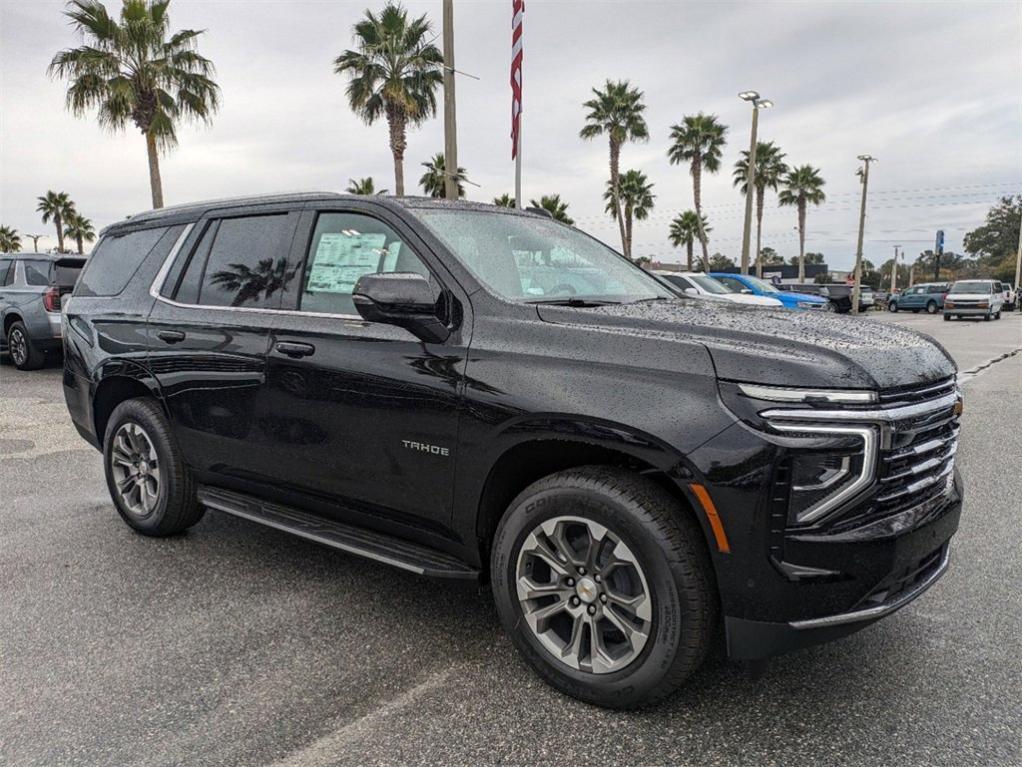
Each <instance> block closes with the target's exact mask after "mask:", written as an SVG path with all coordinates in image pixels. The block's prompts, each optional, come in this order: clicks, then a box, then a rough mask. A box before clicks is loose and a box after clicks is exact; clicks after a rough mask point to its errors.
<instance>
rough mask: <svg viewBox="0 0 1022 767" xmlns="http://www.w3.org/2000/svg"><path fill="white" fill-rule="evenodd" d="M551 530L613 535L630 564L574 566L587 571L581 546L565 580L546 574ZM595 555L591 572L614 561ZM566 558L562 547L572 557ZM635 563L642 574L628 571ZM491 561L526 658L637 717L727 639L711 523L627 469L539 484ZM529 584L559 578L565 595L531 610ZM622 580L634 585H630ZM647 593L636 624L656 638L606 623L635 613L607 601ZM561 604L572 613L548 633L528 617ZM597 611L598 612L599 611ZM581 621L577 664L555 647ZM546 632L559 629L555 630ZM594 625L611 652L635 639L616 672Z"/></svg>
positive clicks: (515, 511)
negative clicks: (524, 585) (708, 533)
mask: <svg viewBox="0 0 1022 767" xmlns="http://www.w3.org/2000/svg"><path fill="white" fill-rule="evenodd" d="M558 520H559V521H558ZM544 524H546V525H547V527H548V528H551V529H552V530H553V531H554V532H553V533H548V534H556V533H557V532H558V531H560V532H563V533H565V536H564V539H566V540H568V541H574V542H575V543H576V544H577V543H578V542H579V541H582V540H586V541H591V540H594V539H595V538H597V537H598V536H599V535H600V533H599V530H600V529H601V528H605V530H604V533H603V535H604V536H605V537H604V538H602V539H601V540H603V541H607V540H608V537H607V536H609V541H610V542H611V543H612V544H613V543H614V542H615V541H618V542H620V544H623V545H624V548H623V549H622V548H621V547H620V546H618V547H614V548H613V551H614V552H615V555H619V556H622V557H623V559H622V560H619V562H620V564H618V565H616V566H614V567H611V568H605V569H603V570H602V571H601V570H600V569H599V568H598V567H595V568H593V572H590V573H587V572H586V571H579V570H578V569H577V567H573V566H572V565H573V564H574V565H576V566H578V567H583V566H584V563H582V559H583V555H582V554H581V550H582V549H583V548H584V547H583V546H581V545H579V546H577V548H572V549H571V553H570V556H569V559H570V560H571V561H569V562H561V563H560V567H561V568H562V569H563V570H564V571H565V574H564V575H563V576H562V577H559V576H558V574H557V572H556V571H555V569H554V568H553V567H549V566H547V565H546V562H548V561H549V558H544V557H542V556H536V554H535V552H536V551H538V548H537V547H536V546H535V544H536V542H537V541H539V540H542V535H540V536H537V535H536V534H537V533H541V532H546V531H543V525H544ZM590 525H595V526H596V527H595V530H596V533H595V534H594V533H592V532H590V533H589V536H588V537H585V536H582V535H580V533H581V532H582V531H583V530H593V528H590V527H589V526H590ZM545 540H547V541H549V540H550V539H545ZM562 540H563V539H562ZM530 547H531V548H530ZM595 548H596V551H597V555H596V556H595V558H592V557H591V558H589V559H588V560H587V561H589V562H590V563H591V562H594V561H597V562H598V561H603V557H604V556H605V555H606V550H603V549H601V548H600V547H599V546H597V547H595ZM566 550H567V549H565V548H561V551H562V552H563V551H566ZM590 550H591V549H590ZM629 557H631V558H632V559H631V560H628V558H629ZM626 560H628V561H629V562H634V563H635V566H634V567H633V566H632V565H631V564H626V563H625V562H626ZM490 564H491V570H490V572H491V577H492V582H493V583H492V585H493V594H494V599H495V601H496V605H497V612H498V614H499V615H500V619H501V622H502V623H503V625H504V628H505V630H506V631H507V632H508V634H509V635H510V637H511V639H512V641H513V642H514V644H515V646H516V647H517V648H518V650H519V652H520V653H521V654H522V655H523V656H524V657H525V659H526V660H527V661H528V662H529V663H530V664H531V665H532V667H533V668H534V669H535V670H536V672H537V673H538V674H539V675H540V676H541V677H542V678H543V679H545V680H546V681H547V682H548V683H549V684H551V685H552V686H553V687H555V688H556V689H558V690H560V691H561V692H563V693H565V694H567V695H571V696H573V697H576V698H579V699H581V700H584V701H587V702H589V703H594V704H596V705H600V706H606V707H609V708H619V709H630V708H637V707H639V706H643V705H648V704H651V703H655V702H657V701H659V700H662V699H664V698H665V697H667V696H668V695H670V694H671V693H672V692H674V690H676V689H677V688H678V687H680V686H681V685H682V684H683V683H684V682H685V680H686V679H687V678H688V677H689V676H690V675H691V674H692V673H693V672H694V671H695V670H696V669H697V668H698V667H699V665H700V664H701V663H702V661H703V659H704V658H705V656H706V653H707V651H708V650H709V647H710V644H711V640H712V639H713V637H714V636H715V634H714V627H715V625H716V621H717V592H716V586H715V583H714V577H713V569H712V565H711V563H710V557H709V553H708V551H707V548H706V544H705V539H704V537H703V533H702V530H701V529H700V527H699V524H698V523H697V522H696V520H695V519H694V518H693V517H692V516H691V515H690V514H689V513H688V512H687V510H685V509H683V508H680V507H679V505H678V503H677V502H676V501H675V499H673V498H672V497H671V496H670V495H669V494H668V493H667V492H666V491H665V490H664V489H663V488H661V487H659V486H658V485H656V484H655V483H653V482H652V481H650V480H648V479H645V478H643V477H640V476H638V475H635V474H633V473H631V472H628V471H625V470H622V469H617V468H612V467H606V466H586V467H581V468H577V469H569V470H567V471H562V472H559V473H557V474H552V475H550V476H549V477H545V478H544V479H541V480H539V481H538V482H535V483H533V484H532V485H530V486H529V487H528V488H526V489H525V490H524V491H523V492H522V493H521V494H520V495H519V496H518V497H517V498H516V499H515V500H514V501H513V502H512V503H511V505H510V506H509V507H508V510H507V512H506V513H505V514H504V517H503V519H501V521H500V525H499V526H498V528H497V533H496V536H495V538H494V544H493V550H492V554H491V560H490ZM544 568H545V569H544ZM600 572H603V573H605V574H606V575H607V578H606V580H604V581H601V582H599V583H598V582H596V580H595V579H596V578H597V577H598V575H599V574H600ZM523 575H524V577H532V578H535V579H537V581H538V582H540V584H539V587H542V585H543V583H542V582H543V581H547V582H548V583H547V585H551V586H553V588H554V589H555V590H559V592H560V594H559V596H556V598H554V596H553V595H551V596H544V597H542V598H541V600H530V599H527V598H526V599H524V601H526V602H529V603H530V604H528V605H523V601H522V600H520V599H519V581H520V576H523ZM544 575H545V577H544ZM569 575H570V576H572V577H574V578H577V579H578V581H577V584H574V587H573V588H566V587H565V586H566V584H567V583H568V581H567V580H566V578H567V577H568V576H569ZM622 581H624V582H625V583H626V584H627V585H626V586H622ZM612 582H613V583H614V585H613V586H611V585H610V584H611V583H612ZM558 584H559V585H558ZM594 589H595V591H594ZM619 589H620V591H618V590H619ZM642 589H645V591H644V592H643V591H642ZM637 592H638V593H644V594H645V595H646V597H645V599H644V600H642V601H640V602H638V605H639V607H637V608H636V611H635V612H634V613H632V617H634V618H636V619H637V620H640V621H642V622H643V624H644V625H643V626H642V627H643V628H645V629H646V632H647V633H646V635H645V638H644V639H643V638H642V636H641V634H642V632H641V630H640V631H639V632H637V634H636V635H635V636H636V637H637V638H636V639H635V641H633V642H629V641H628V640H626V639H625V634H624V633H623V631H619V630H618V629H616V628H614V625H613V624H612V623H611V622H610V620H609V619H608V618H607V617H606V616H607V615H608V614H611V611H612V610H613V615H614V616H616V619H617V620H616V622H617V623H618V624H620V623H623V621H624V618H623V617H622V616H623V615H627V613H622V612H620V611H619V608H618V607H617V605H618V604H619V603H618V602H617V601H616V599H609V602H610V604H607V601H608V600H607V599H606V597H608V595H611V596H612V595H614V594H615V593H618V597H617V598H620V594H622V593H624V594H626V595H628V596H631V597H632V598H633V599H635V594H636V593H637ZM552 598H553V599H554V603H556V604H560V605H563V607H562V608H561V609H560V610H559V611H555V612H554V613H552V614H551V615H552V617H551V618H550V619H549V620H548V621H546V623H545V624H544V623H537V622H536V621H535V619H530V618H529V617H527V612H526V610H528V613H529V614H533V613H534V612H535V611H536V610H537V609H542V608H546V607H547V606H548V605H546V604H543V603H542V600H547V599H552ZM583 600H585V601H583ZM536 602H541V603H540V604H539V605H537V604H536ZM585 602H591V604H589V606H588V607H587V606H586V604H585ZM573 603H577V606H574V604H573ZM605 604H606V605H607V606H606V607H605V606H604V605H605ZM550 606H552V605H550ZM569 606H571V607H572V609H574V610H575V611H576V612H575V614H574V615H573V614H572V613H569V612H568V608H569ZM640 613H643V614H644V615H646V616H648V620H646V618H645V617H644V615H643V614H640ZM587 614H589V615H594V616H595V617H593V618H589V617H587ZM557 621H560V623H559V624H557V623H556V622H557ZM590 621H591V622H590ZM579 624H581V627H579V628H578V632H579V633H578V636H579V637H581V638H582V641H581V642H580V644H579V647H580V651H579V652H578V654H577V655H575V656H572V655H568V656H567V657H568V658H569V660H561V658H560V657H557V656H555V654H554V652H555V649H554V648H552V647H551V646H550V643H551V642H553V643H554V644H557V643H558V642H561V643H562V644H563V646H564V647H569V645H570V637H571V636H573V635H574V634H573V631H574V630H575V629H576V627H578V626H579ZM534 625H535V626H537V629H534V628H533V626H534ZM544 625H546V626H549V627H551V628H547V629H546V630H545V631H543V630H542V627H543V626H544ZM555 625H557V626H558V627H559V628H560V629H561V631H560V632H559V633H560V636H557V632H555V631H554V629H553V628H552V627H554V626H555ZM638 625H639V624H636V626H638ZM594 626H599V627H600V628H598V629H597V631H598V633H599V636H601V637H602V646H603V647H610V646H611V645H614V644H615V642H614V637H615V636H617V637H619V638H620V639H621V640H623V641H620V642H617V646H616V649H617V650H618V651H620V650H622V647H624V648H625V649H624V651H623V652H619V653H618V654H617V657H616V658H613V659H612V662H611V663H606V662H605V661H603V660H599V658H598V657H597V655H598V653H593V652H591V645H590V647H589V649H588V650H587V649H586V638H588V637H591V636H592V633H591V632H592V631H593V630H594V629H593V627H594ZM608 629H609V630H608ZM615 632H616V634H615ZM640 643H641V646H640ZM586 652H588V662H587V660H586V658H585V654H586ZM607 657H610V656H609V655H608V656H607ZM573 658H574V661H575V662H573V661H572V659H573Z"/></svg>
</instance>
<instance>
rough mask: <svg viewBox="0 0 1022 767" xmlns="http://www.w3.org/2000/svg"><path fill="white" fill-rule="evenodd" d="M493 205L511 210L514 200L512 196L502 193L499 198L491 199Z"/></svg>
mask: <svg viewBox="0 0 1022 767" xmlns="http://www.w3.org/2000/svg"><path fill="white" fill-rule="evenodd" d="M493 204H494V205H496V206H498V207H501V208H513V207H514V206H515V198H514V196H513V195H510V194H508V193H507V192H504V194H502V195H501V196H500V197H494V198H493Z"/></svg>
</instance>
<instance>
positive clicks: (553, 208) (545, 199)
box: [511, 194, 575, 226]
mask: <svg viewBox="0 0 1022 767" xmlns="http://www.w3.org/2000/svg"><path fill="white" fill-rule="evenodd" d="M511 203H512V205H513V204H514V200H513V199H512V200H511ZM529 205H531V206H532V207H534V208H540V209H541V210H545V211H546V212H547V213H549V214H550V217H551V218H552V219H553V220H554V221H560V222H561V223H562V224H567V225H568V226H574V225H575V219H573V218H572V217H571V216H569V215H568V203H566V202H562V201H561V195H559V194H544V195H543V196H542V197H540V198H539V199H538V200H531V201H530V202H529Z"/></svg>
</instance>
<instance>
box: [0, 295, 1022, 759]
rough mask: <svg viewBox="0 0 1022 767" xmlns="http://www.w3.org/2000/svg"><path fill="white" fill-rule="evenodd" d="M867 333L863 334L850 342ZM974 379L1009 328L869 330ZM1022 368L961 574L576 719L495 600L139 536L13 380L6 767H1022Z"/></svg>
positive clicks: (973, 421)
mask: <svg viewBox="0 0 1022 767" xmlns="http://www.w3.org/2000/svg"><path fill="white" fill-rule="evenodd" d="M852 321H855V320H852ZM863 321H880V322H897V323H899V324H906V325H909V326H910V327H914V328H918V329H921V330H924V332H928V333H930V334H931V335H933V336H934V337H935V338H937V339H938V340H940V341H941V342H942V343H943V344H944V345H945V346H946V348H948V349H949V350H950V351H951V353H952V354H953V355H954V356H955V357H956V358H958V359H959V360H961V362H962V366H963V368H969V367H976V366H979V365H980V364H981V363H983V362H986V361H987V360H989V359H992V358H995V357H998V356H1000V355H1003V354H1005V353H1007V352H1010V351H1011V350H1012V349H1013V348H1018V347H1022V332H1020V331H1022V316H1019V315H1011V316H1008V315H1005V319H1003V320H1001V321H1000V322H999V323H996V322H995V323H945V322H942V321H941V320H940V318H939V317H925V316H916V315H880V316H870V318H869V319H864V320H863ZM1020 387H1022V353H1020V354H1015V355H1014V356H1009V357H1006V358H1004V359H1002V360H1000V361H999V362H996V363H994V364H993V365H991V366H989V367H987V368H985V369H984V370H982V371H981V372H980V373H979V374H978V375H975V376H974V377H971V378H969V380H968V382H967V383H966V409H965V414H964V427H963V436H962V442H961V447H960V451H959V461H960V466H961V468H962V472H963V475H964V478H965V482H966V486H967V503H966V508H965V512H964V515H963V518H962V526H961V529H960V531H959V534H958V535H957V536H956V538H955V541H954V544H953V547H952V566H951V569H950V571H949V572H948V574H947V575H946V576H945V577H944V578H943V579H942V580H941V581H940V582H939V583H938V584H937V585H936V586H934V588H933V589H932V590H931V591H930V592H929V593H928V594H926V595H925V596H923V597H922V598H921V599H919V600H918V601H916V602H915V603H913V604H912V605H910V606H909V607H907V608H905V609H904V610H902V611H900V612H899V613H897V614H896V615H894V616H892V617H891V618H889V619H887V620H885V621H882V622H881V623H879V624H877V625H875V626H872V627H870V628H868V629H866V630H865V631H863V632H860V633H859V634H856V635H854V636H852V637H850V638H848V639H845V640H842V641H839V642H836V643H833V644H830V645H825V646H822V647H818V648H812V649H808V650H803V651H800V652H797V653H793V654H791V655H788V656H785V657H781V658H777V659H775V660H774V661H772V662H771V664H770V665H769V666H768V668H767V669H766V671H765V673H763V675H762V676H760V677H759V678H754V677H753V676H752V675H751V674H749V673H748V671H747V670H746V669H743V668H742V667H740V666H737V665H733V664H727V663H725V662H724V661H722V660H720V659H717V660H714V661H712V662H711V663H709V664H708V665H707V667H706V668H705V669H704V670H703V671H701V672H700V673H699V674H698V675H697V676H696V677H695V678H694V679H693V680H692V682H691V683H690V684H689V685H688V687H686V688H685V689H684V690H683V691H682V692H680V693H679V694H678V695H676V696H675V697H674V698H672V699H671V700H669V701H668V702H666V703H665V704H663V705H661V706H659V707H657V708H654V709H651V710H647V711H642V712H636V713H628V714H622V713H615V712H610V711H604V710H600V709H596V708H593V707H590V706H587V705H584V704H582V703H579V702H577V701H574V700H571V699H568V698H564V697H562V696H560V695H558V694H557V693H555V692H554V691H552V690H551V689H549V688H548V687H547V686H546V685H544V684H543V683H542V682H540V681H539V680H538V679H537V678H536V677H535V676H534V675H533V674H532V672H531V671H530V670H529V669H528V668H527V667H526V666H525V664H524V663H523V662H522V661H520V660H519V659H518V658H517V656H516V655H515V653H514V652H513V650H512V648H511V645H510V643H509V641H508V640H507V639H506V638H505V637H504V635H503V634H502V632H501V630H500V627H499V625H498V622H497V618H496V615H495V612H494V609H493V605H492V602H491V600H490V598H489V596H488V595H487V594H486V593H477V592H476V591H475V590H472V589H466V588H464V587H455V586H450V585H445V584H439V583H436V582H431V581H428V580H422V579H417V578H415V577H412V576H410V575H406V574H404V573H401V572H398V571H395V570H391V569H388V568H385V567H383V566H379V565H375V564H372V563H369V562H365V561H362V560H359V559H356V558H353V557H348V556H344V555H342V554H340V553H336V552H333V551H331V550H327V549H324V548H321V547H317V546H315V545H313V544H311V543H307V542H304V541H301V540H297V539H294V538H291V537H288V536H286V535H284V534H281V533H277V532H275V531H273V530H269V529H266V528H262V527H259V526H256V525H252V524H248V523H245V522H243V521H241V520H237V519H234V518H231V517H227V516H224V515H220V514H215V513H212V512H211V513H208V514H207V515H206V517H205V518H204V519H203V521H202V522H201V523H200V524H199V525H197V526H196V527H195V528H193V529H192V530H191V531H190V532H189V533H188V534H186V535H183V536H180V537H177V538H172V539H163V540H153V539H147V538H143V537H141V536H138V535H135V534H133V533H131V532H130V531H129V530H128V528H127V527H126V526H125V525H124V524H123V523H122V522H121V521H120V520H119V518H118V517H117V515H116V514H115V512H114V511H113V509H112V507H111V505H110V502H109V500H108V497H107V493H106V488H105V485H104V482H103V478H102V469H101V462H100V459H99V455H98V454H97V453H96V452H95V451H93V450H92V449H91V448H89V447H87V446H86V445H85V443H84V442H82V441H81V440H80V439H78V437H77V436H76V435H75V434H74V431H73V429H72V427H71V426H70V424H69V422H68V420H67V415H66V412H65V411H64V407H63V402H62V398H61V393H60V372H59V370H56V369H52V368H51V369H47V370H44V371H40V372H37V373H20V372H18V371H16V370H14V369H13V368H12V367H10V365H9V364H6V363H4V364H3V365H2V366H0V764H3V765H8V764H9V765H12V766H17V767H28V766H29V765H47V767H51V766H55V765H72V764H74V765H104V767H106V766H108V765H132V767H135V766H140V767H141V766H145V765H178V764H187V765H262V764H277V765H290V766H292V767H319V766H321V765H349V764H359V765H362V764H380V765H383V764H388V765H389V764H429V765H444V764H452V765H453V764H473V765H477V764H478V765H489V764H512V765H521V764H538V763H543V764H549V765H561V764H564V765H578V764H600V765H612V764H628V765H634V764H643V765H646V764H671V765H679V764H685V765H756V766H757V767H759V766H760V765H775V764H776V765H785V766H787V765H827V766H828V767H829V766H831V765H878V764H883V765H886V764H899V765H933V764H941V765H945V764H946V765H955V766H956V767H961V766H964V765H982V766H983V767H990V766H991V765H1004V766H1006V767H1007V766H1009V765H1012V766H1015V765H1019V764H1022V740H1020V738H1019V732H1022V664H1020V663H1019V658H1018V648H1019V644H1018V642H1019V640H1018V630H1019V626H1022V593H1020V591H1019V588H1018V585H1019V583H1020V582H1022V561H1020V557H1019V551H1020V540H1019V539H1020V537H1022V502H1020V499H1022V473H1020V471H1019V456H1020V455H1022V429H1020V424H1022V398H1020V397H1019V396H1018V395H1019V392H1020Z"/></svg>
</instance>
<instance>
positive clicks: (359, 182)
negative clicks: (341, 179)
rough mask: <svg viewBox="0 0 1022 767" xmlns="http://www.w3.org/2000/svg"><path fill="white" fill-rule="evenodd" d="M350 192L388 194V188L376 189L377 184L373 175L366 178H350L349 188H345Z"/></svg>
mask: <svg viewBox="0 0 1022 767" xmlns="http://www.w3.org/2000/svg"><path fill="white" fill-rule="evenodd" d="M345 191H346V192H347V193H348V194H360V195H375V194H386V193H387V190H386V189H381V190H379V191H376V184H375V183H373V177H372V176H366V177H365V178H359V179H354V178H349V179H348V188H347V189H346V190H345Z"/></svg>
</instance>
